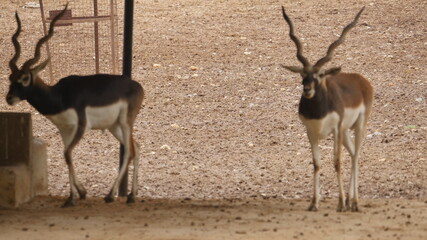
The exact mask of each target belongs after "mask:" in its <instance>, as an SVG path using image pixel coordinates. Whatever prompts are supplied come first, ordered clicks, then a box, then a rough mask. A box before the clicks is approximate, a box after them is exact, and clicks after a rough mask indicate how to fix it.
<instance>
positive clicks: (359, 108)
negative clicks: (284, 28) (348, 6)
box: [282, 7, 373, 211]
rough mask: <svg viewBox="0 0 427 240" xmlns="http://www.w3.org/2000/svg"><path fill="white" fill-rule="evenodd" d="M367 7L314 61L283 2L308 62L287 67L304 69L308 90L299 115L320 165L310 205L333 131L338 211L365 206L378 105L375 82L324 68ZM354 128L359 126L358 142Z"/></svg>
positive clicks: (315, 202) (316, 202)
mask: <svg viewBox="0 0 427 240" xmlns="http://www.w3.org/2000/svg"><path fill="white" fill-rule="evenodd" d="M363 10H364V8H362V9H361V10H360V11H359V13H358V14H357V15H356V17H355V18H354V20H353V21H352V22H351V23H350V24H349V25H347V26H346V27H345V28H344V29H343V31H342V33H341V36H340V37H339V38H338V39H337V40H336V41H335V42H333V43H332V44H331V45H330V46H329V48H328V51H327V54H326V56H325V57H323V58H321V59H320V60H318V61H317V62H316V63H315V64H314V65H311V64H310V63H309V62H308V60H307V59H306V58H305V57H304V56H303V54H302V44H301V42H300V40H299V39H298V38H297V37H296V36H295V34H294V26H293V24H292V21H291V20H290V19H289V17H288V16H287V15H286V12H285V9H284V8H283V7H282V13H283V17H284V18H285V21H286V22H287V23H288V25H289V36H290V38H291V39H292V41H293V42H294V43H295V45H296V48H297V53H296V57H297V58H298V60H299V61H300V62H301V63H302V65H303V66H302V67H290V66H284V67H285V68H286V69H288V70H290V71H292V72H295V73H299V74H301V77H302V85H303V92H302V96H301V100H300V103H299V109H298V112H299V117H300V119H301V121H302V123H303V124H304V126H305V128H306V130H307V135H308V139H309V141H310V145H311V151H312V155H313V165H314V195H313V199H312V202H311V205H310V207H309V210H310V211H316V210H317V209H318V206H319V198H320V184H319V177H320V173H319V170H320V152H319V140H321V139H324V138H326V137H327V136H328V135H330V134H331V133H332V134H333V137H334V165H335V170H336V172H337V178H338V186H339V202H338V208H337V211H345V210H346V209H347V208H349V209H351V210H352V211H359V207H358V161H359V154H360V149H361V144H362V140H363V138H364V135H365V131H366V124H367V121H368V118H369V114H370V112H371V109H372V101H373V88H372V86H371V84H370V83H369V82H368V80H366V79H365V78H364V77H362V76H361V75H359V74H356V73H340V71H341V68H340V67H334V68H330V69H324V68H323V66H324V65H325V64H326V63H327V62H329V61H330V60H331V59H332V53H333V51H334V50H335V48H336V47H338V46H339V45H340V44H341V43H342V42H343V41H344V38H345V36H346V34H347V32H348V31H349V30H350V29H351V28H353V27H354V26H355V25H356V23H357V21H358V19H359V17H360V15H361V14H362V12H363ZM349 129H353V130H354V135H355V136H354V142H353V141H352V139H351V136H350V133H349V131H348V130H349ZM343 143H344V146H345V148H346V149H347V150H348V151H349V153H350V155H351V178H350V189H349V192H348V195H347V199H346V201H345V197H344V190H343V182H342V178H341V149H342V144H343Z"/></svg>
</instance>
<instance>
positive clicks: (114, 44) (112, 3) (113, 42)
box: [110, 0, 117, 74]
mask: <svg viewBox="0 0 427 240" xmlns="http://www.w3.org/2000/svg"><path fill="white" fill-rule="evenodd" d="M115 3H116V2H115V0H110V34H111V64H112V65H113V66H112V68H113V74H117V57H116V56H117V39H116V37H117V36H116V24H115V22H116V18H117V15H116V4H115Z"/></svg>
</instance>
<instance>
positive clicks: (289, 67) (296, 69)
mask: <svg viewBox="0 0 427 240" xmlns="http://www.w3.org/2000/svg"><path fill="white" fill-rule="evenodd" d="M281 66H282V67H284V68H286V69H288V70H289V71H291V72H294V73H302V72H303V70H304V69H303V68H302V67H295V66H285V65H281Z"/></svg>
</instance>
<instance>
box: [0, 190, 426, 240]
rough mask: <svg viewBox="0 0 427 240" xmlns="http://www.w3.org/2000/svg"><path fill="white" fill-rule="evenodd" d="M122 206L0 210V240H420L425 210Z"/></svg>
mask: <svg viewBox="0 0 427 240" xmlns="http://www.w3.org/2000/svg"><path fill="white" fill-rule="evenodd" d="M124 200H125V199H123V200H120V202H115V203H112V204H104V203H103V202H102V200H101V199H99V198H97V199H88V200H85V201H79V202H78V205H77V206H76V207H74V208H68V209H59V205H60V204H62V202H63V201H64V199H58V198H53V197H49V198H38V199H36V200H35V201H33V202H32V203H31V204H27V205H24V206H22V207H21V208H20V209H19V210H0V226H1V228H2V231H1V232H0V238H2V239H34V240H35V239H53V238H56V237H58V236H61V239H64V240H67V239H117V238H120V239H141V238H142V239H153V240H157V239H186V240H188V239H314V238H318V239H331V240H335V239H424V238H425V236H426V231H425V229H427V208H426V205H427V203H425V202H421V201H417V200H403V199H399V200H398V199H394V200H381V199H375V200H366V201H364V203H363V206H362V207H363V212H362V213H337V212H335V207H336V201H332V200H327V201H322V203H321V204H322V210H320V211H319V212H308V211H305V209H306V207H307V205H308V201H306V200H293V199H288V200H283V199H259V198H255V199H254V198H251V199H247V200H243V199H240V200H237V199H232V200H227V199H221V200H205V201H200V200H191V199H185V200H179V199H173V200H171V199H163V200H159V199H145V200H144V201H143V203H136V204H133V205H126V204H125V203H124Z"/></svg>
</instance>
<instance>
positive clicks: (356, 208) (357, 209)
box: [351, 203, 361, 212]
mask: <svg viewBox="0 0 427 240" xmlns="http://www.w3.org/2000/svg"><path fill="white" fill-rule="evenodd" d="M351 211H352V212H361V210H360V208H359V206H357V204H354V203H353V205H352V206H351Z"/></svg>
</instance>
